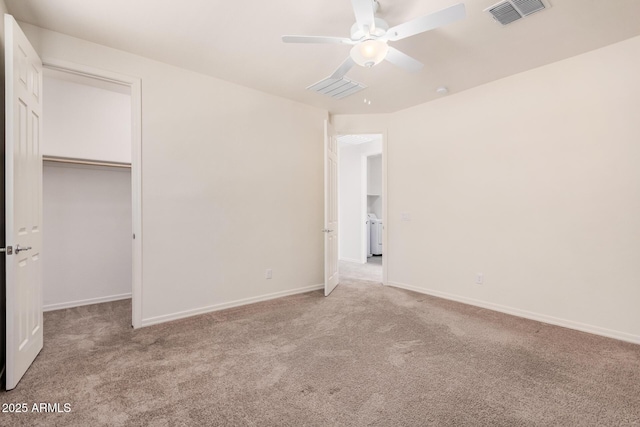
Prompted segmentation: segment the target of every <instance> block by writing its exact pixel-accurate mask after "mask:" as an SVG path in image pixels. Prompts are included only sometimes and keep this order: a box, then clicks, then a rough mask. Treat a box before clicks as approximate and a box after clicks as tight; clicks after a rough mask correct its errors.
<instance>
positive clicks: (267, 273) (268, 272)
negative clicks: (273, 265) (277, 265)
mask: <svg viewBox="0 0 640 427" xmlns="http://www.w3.org/2000/svg"><path fill="white" fill-rule="evenodd" d="M272 277H273V271H272V270H271V269H270V268H267V269H266V270H265V271H264V278H265V279H271V278H272Z"/></svg>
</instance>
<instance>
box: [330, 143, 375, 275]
mask: <svg viewBox="0 0 640 427" xmlns="http://www.w3.org/2000/svg"><path fill="white" fill-rule="evenodd" d="M339 149H340V153H339V155H340V166H339V178H338V179H339V205H338V211H339V227H340V230H339V232H338V238H339V253H340V259H342V260H345V261H351V262H360V263H365V262H366V261H367V257H366V253H365V249H364V243H363V242H364V241H365V240H364V239H365V237H366V235H365V234H364V233H365V226H364V222H365V221H366V218H365V217H364V211H365V208H366V204H367V196H366V193H367V181H366V169H367V156H370V155H373V154H377V153H380V152H382V141H381V140H379V139H378V140H375V141H371V142H365V143H362V144H345V143H340V144H339Z"/></svg>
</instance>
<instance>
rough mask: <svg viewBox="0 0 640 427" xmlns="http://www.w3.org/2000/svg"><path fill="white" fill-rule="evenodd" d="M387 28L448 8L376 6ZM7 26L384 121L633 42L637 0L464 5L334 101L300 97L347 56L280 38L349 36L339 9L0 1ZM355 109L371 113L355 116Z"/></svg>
mask: <svg viewBox="0 0 640 427" xmlns="http://www.w3.org/2000/svg"><path fill="white" fill-rule="evenodd" d="M379 1H380V4H381V11H380V13H379V14H378V16H379V17H382V18H383V19H385V20H386V21H387V22H388V23H389V25H391V26H394V25H397V24H400V23H402V22H405V21H408V20H410V19H412V18H416V17H418V16H421V15H425V14H428V13H430V12H433V11H436V10H439V9H442V8H444V7H447V6H450V5H453V4H455V3H457V2H459V0H379ZM5 2H6V4H7V7H8V9H9V12H10V13H12V14H13V15H14V16H15V17H16V19H17V20H19V21H24V22H28V23H30V24H34V25H37V26H40V27H43V28H47V29H50V30H54V31H58V32H61V33H64V34H68V35H71V36H74V37H78V38H82V39H85V40H89V41H92V42H95V43H99V44H102V45H106V46H111V47H114V48H117V49H121V50H125V51H129V52H132V53H135V54H138V55H142V56H145V57H148V58H153V59H156V60H159V61H163V62H166V63H170V64H174V65H177V66H180V67H183V68H187V69H191V70H194V71H198V72H201V73H204V74H209V75H212V76H215V77H219V78H221V79H224V80H228V81H232V82H235V83H239V84H241V85H244V86H248V87H252V88H255V89H258V90H262V91H264V92H268V93H272V94H275V95H279V96H283V97H286V98H290V99H293V100H296V101H300V102H303V103H306V104H311V105H315V106H318V107H321V108H325V109H328V110H329V111H331V112H333V113H385V112H392V111H397V110H400V109H403V108H407V107H411V106H413V105H417V104H420V103H424V102H427V101H430V100H432V99H435V98H437V97H439V96H440V95H437V94H436V93H435V90H436V88H438V87H439V86H447V87H448V88H449V90H450V92H449V93H455V92H459V91H462V90H465V89H469V88H471V87H474V86H477V85H481V84H484V83H487V82H490V81H493V80H496V79H499V78H502V77H505V76H508V75H512V74H515V73H519V72H522V71H525V70H528V69H531V68H535V67H539V66H541V65H545V64H548V63H551V62H555V61H558V60H561V59H564V58H567V57H571V56H574V55H578V54H580V53H583V52H587V51H589V50H593V49H597V48H599V47H602V46H606V45H608V44H611V43H615V42H617V41H621V40H624V39H627V38H630V37H633V36H636V35H640V0H550V2H551V4H552V7H551V8H550V9H548V10H545V11H542V12H540V13H537V14H535V15H532V16H530V17H528V18H525V19H522V20H520V21H517V22H515V23H513V24H511V25H509V26H506V27H502V26H500V25H499V24H497V23H495V22H494V21H493V20H492V19H491V17H490V16H489V15H487V14H486V13H483V12H482V10H483V9H485V8H487V7H488V6H491V5H492V4H494V3H495V2H496V1H495V0H466V1H464V3H465V5H466V9H467V18H465V19H464V20H462V21H458V22H455V23H453V24H451V25H449V26H447V27H443V28H440V29H436V30H433V31H430V32H427V33H424V34H421V35H417V36H414V37H411V38H409V39H405V40H401V41H398V42H395V43H392V45H393V46H395V47H396V48H398V49H400V50H402V51H404V52H405V53H407V54H409V55H411V56H413V57H415V58H416V59H418V60H420V61H421V62H423V63H425V64H426V66H425V68H424V69H423V70H422V71H420V72H419V73H417V74H411V73H408V72H406V71H403V70H401V69H398V68H396V67H394V66H393V65H391V64H389V63H387V62H383V63H381V64H379V65H377V66H375V67H374V68H371V69H365V68H361V67H355V68H353V69H352V70H351V71H350V72H349V73H348V74H347V77H348V78H350V79H353V80H356V81H358V82H361V83H364V84H365V85H366V86H368V88H367V89H365V90H364V91H362V92H359V93H357V94H355V95H353V96H350V97H348V98H345V99H343V100H333V99H330V98H328V97H325V96H323V95H320V94H317V93H314V92H311V91H307V90H305V88H306V87H307V86H309V85H311V84H312V83H315V82H317V81H318V80H321V79H323V78H324V77H327V76H328V75H330V74H331V73H332V72H333V71H334V69H335V68H337V66H338V65H339V64H340V63H341V62H342V61H343V60H344V59H345V58H346V57H347V56H348V55H349V48H350V46H348V45H312V44H309V45H296V44H284V43H282V42H281V39H280V37H281V36H282V35H283V34H300V35H328V36H346V37H348V36H349V29H350V27H351V25H352V24H353V22H354V21H355V19H354V17H353V10H352V9H351V2H350V0H304V1H301V0H263V1H257V0H252V1H249V0H235V1H221V0H182V1H177V0H135V1H132V0H109V1H105V0H53V1H52V0H5ZM363 98H367V99H370V100H371V101H372V103H371V104H370V105H369V104H365V103H364V102H363Z"/></svg>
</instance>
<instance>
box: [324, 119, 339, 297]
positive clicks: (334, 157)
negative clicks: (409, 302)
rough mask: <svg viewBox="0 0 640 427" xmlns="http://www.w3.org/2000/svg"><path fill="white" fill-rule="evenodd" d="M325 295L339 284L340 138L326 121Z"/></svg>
mask: <svg viewBox="0 0 640 427" xmlns="http://www.w3.org/2000/svg"><path fill="white" fill-rule="evenodd" d="M323 232H324V295H325V296H328V295H329V294H330V293H331V291H333V290H334V289H335V287H336V286H338V282H339V277H340V276H339V274H338V138H337V136H336V133H335V131H334V130H333V126H331V124H330V123H329V121H328V120H325V121H324V230H323Z"/></svg>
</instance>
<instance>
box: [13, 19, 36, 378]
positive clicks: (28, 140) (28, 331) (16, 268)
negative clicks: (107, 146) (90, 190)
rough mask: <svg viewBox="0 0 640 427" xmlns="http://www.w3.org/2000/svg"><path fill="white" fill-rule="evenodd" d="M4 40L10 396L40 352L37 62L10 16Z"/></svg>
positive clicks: (29, 46)
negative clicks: (11, 390)
mask: <svg viewBox="0 0 640 427" xmlns="http://www.w3.org/2000/svg"><path fill="white" fill-rule="evenodd" d="M4 39H5V48H4V49H5V131H6V135H5V142H6V145H5V162H6V166H5V173H6V180H5V183H6V184H5V185H6V190H5V197H6V216H5V227H6V242H7V248H6V250H5V261H6V264H7V272H6V275H7V278H6V283H7V285H6V290H7V310H6V313H7V324H6V328H7V333H6V340H7V343H6V351H7V358H6V388H7V390H10V389H12V388H14V387H15V386H16V385H17V384H18V381H20V378H22V376H23V375H24V373H25V372H26V371H27V369H28V368H29V366H30V365H31V363H32V362H33V360H34V359H35V358H36V356H37V355H38V353H39V352H40V350H41V349H42V304H43V303H42V261H41V256H40V251H41V249H42V155H41V152H40V135H41V130H42V62H41V61H40V58H38V55H37V54H36V51H35V50H34V49H33V47H32V46H31V44H29V41H28V40H27V38H26V36H25V35H24V33H23V32H22V30H21V29H20V27H19V26H18V24H17V23H16V21H15V20H14V19H13V17H12V16H11V15H4ZM10 248H11V250H10Z"/></svg>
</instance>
